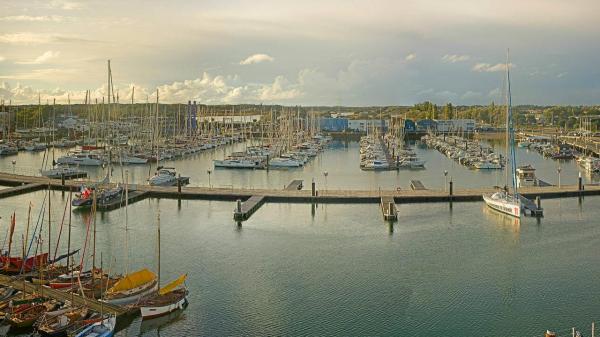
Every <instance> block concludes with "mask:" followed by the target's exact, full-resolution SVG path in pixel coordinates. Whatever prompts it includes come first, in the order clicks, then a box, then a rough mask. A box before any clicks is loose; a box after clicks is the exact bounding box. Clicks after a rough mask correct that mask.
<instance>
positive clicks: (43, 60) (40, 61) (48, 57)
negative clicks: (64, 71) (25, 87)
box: [15, 50, 60, 64]
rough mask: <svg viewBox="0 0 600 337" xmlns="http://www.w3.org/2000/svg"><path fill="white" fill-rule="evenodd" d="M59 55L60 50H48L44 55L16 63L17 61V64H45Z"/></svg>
mask: <svg viewBox="0 0 600 337" xmlns="http://www.w3.org/2000/svg"><path fill="white" fill-rule="evenodd" d="M59 55H60V52H59V51H52V50H48V51H46V52H45V53H43V54H42V55H40V56H38V57H36V58H35V59H34V60H32V61H19V62H15V63H17V64H44V63H47V62H48V61H50V60H52V59H55V58H57V57H58V56H59Z"/></svg>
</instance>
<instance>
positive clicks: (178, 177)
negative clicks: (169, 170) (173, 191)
mask: <svg viewBox="0 0 600 337" xmlns="http://www.w3.org/2000/svg"><path fill="white" fill-rule="evenodd" d="M177 193H179V194H181V173H180V174H178V175H177Z"/></svg>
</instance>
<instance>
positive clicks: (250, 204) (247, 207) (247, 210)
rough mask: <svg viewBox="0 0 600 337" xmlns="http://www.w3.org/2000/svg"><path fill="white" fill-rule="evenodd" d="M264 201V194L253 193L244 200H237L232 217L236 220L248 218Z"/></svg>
mask: <svg viewBox="0 0 600 337" xmlns="http://www.w3.org/2000/svg"><path fill="white" fill-rule="evenodd" d="M264 203H265V196H264V195H253V196H251V197H250V198H249V199H248V200H246V201H244V202H241V201H238V204H237V205H236V209H235V211H234V212H233V219H234V220H236V221H244V220H248V219H249V218H250V216H251V215H252V214H254V212H256V211H257V210H258V209H259V208H260V206H262V205H263V204H264Z"/></svg>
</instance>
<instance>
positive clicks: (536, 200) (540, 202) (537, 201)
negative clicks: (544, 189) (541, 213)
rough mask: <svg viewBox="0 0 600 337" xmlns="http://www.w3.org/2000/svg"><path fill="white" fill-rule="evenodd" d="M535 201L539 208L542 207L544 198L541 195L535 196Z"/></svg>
mask: <svg viewBox="0 0 600 337" xmlns="http://www.w3.org/2000/svg"><path fill="white" fill-rule="evenodd" d="M535 203H536V204H537V208H538V209H542V198H540V196H539V195H538V196H537V197H535Z"/></svg>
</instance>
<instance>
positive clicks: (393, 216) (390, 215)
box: [381, 196, 398, 221]
mask: <svg viewBox="0 0 600 337" xmlns="http://www.w3.org/2000/svg"><path fill="white" fill-rule="evenodd" d="M381 212H382V213H383V219H384V220H388V221H396V220H398V209H397V208H396V202H395V201H394V197H391V196H382V197H381Z"/></svg>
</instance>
